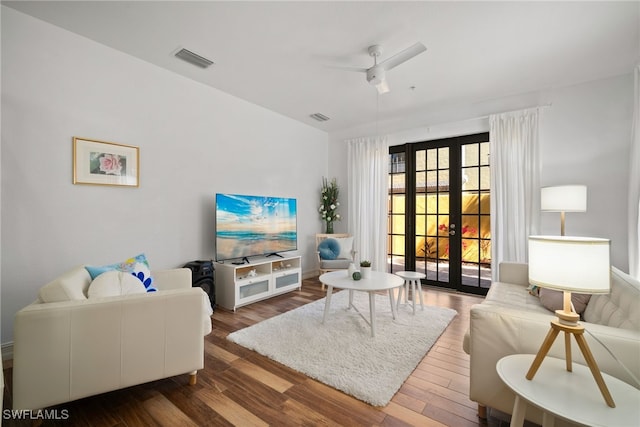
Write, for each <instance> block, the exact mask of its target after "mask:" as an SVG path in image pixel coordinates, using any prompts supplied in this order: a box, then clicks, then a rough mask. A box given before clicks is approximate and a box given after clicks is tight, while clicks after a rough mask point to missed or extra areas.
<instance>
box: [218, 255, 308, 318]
mask: <svg viewBox="0 0 640 427" xmlns="http://www.w3.org/2000/svg"><path fill="white" fill-rule="evenodd" d="M300 259H301V258H300V256H299V255H296V256H284V257H282V259H280V258H278V259H277V260H274V259H269V258H266V257H262V258H257V259H254V258H252V259H251V261H250V262H249V264H243V265H234V264H228V263H227V264H223V263H220V262H218V263H216V268H215V275H216V280H215V282H216V304H218V306H220V307H224V308H226V309H227V310H233V311H236V309H237V308H238V307H241V306H243V305H247V304H251V303H252V302H256V301H260V300H263V299H266V298H271V297H273V296H275V295H279V294H283V293H285V292H290V291H293V290H296V289H300V288H301V286H302V268H301V264H300Z"/></svg>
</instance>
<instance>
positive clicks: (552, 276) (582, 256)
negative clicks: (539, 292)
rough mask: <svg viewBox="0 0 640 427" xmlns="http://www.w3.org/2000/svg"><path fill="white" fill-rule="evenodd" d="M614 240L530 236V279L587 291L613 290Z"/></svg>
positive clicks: (538, 283)
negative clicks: (611, 283)
mask: <svg viewBox="0 0 640 427" xmlns="http://www.w3.org/2000/svg"><path fill="white" fill-rule="evenodd" d="M609 247H610V241H609V240H608V239H600V238H595V237H570V236H530V237H529V282H530V283H531V284H533V285H537V286H540V287H542V288H550V289H556V290H559V291H569V292H580V293H585V294H606V293H609V287H610V281H611V265H610V260H609V252H610V249H609Z"/></svg>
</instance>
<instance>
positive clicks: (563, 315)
mask: <svg viewBox="0 0 640 427" xmlns="http://www.w3.org/2000/svg"><path fill="white" fill-rule="evenodd" d="M556 314H557V315H558V320H553V321H552V322H551V329H550V330H549V333H548V334H547V337H546V338H545V339H544V341H543V342H542V346H540V350H538V354H536V357H535V358H534V359H533V363H531V367H530V368H529V371H528V372H527V375H526V378H527V379H528V380H531V379H533V377H534V375H535V374H536V372H537V371H538V368H539V367H540V365H541V364H542V361H543V360H544V358H545V356H546V355H547V353H549V350H550V349H551V345H552V344H553V342H554V341H555V339H556V337H557V336H558V334H559V333H560V332H561V331H562V332H564V348H565V360H566V363H567V365H566V366H567V371H569V372H572V369H571V335H573V336H574V337H575V339H576V342H577V343H578V347H580V351H581V352H582V355H583V356H584V360H585V361H586V362H587V366H588V367H589V369H590V370H591V374H592V375H593V378H594V379H595V380H596V384H598V388H599V389H600V393H602V397H604V400H605V402H606V403H607V405H608V406H610V407H611V408H615V407H616V404H615V402H614V401H613V398H612V397H611V393H609V389H608V388H607V385H606V384H605V382H604V378H602V374H601V373H600V369H599V368H598V364H597V363H596V360H595V359H594V357H593V354H592V353H591V350H590V349H589V345H588V344H587V340H586V339H585V338H584V326H582V325H581V324H579V323H578V322H577V321H572V320H573V319H575V318H577V317H578V315H577V314H575V313H571V312H567V311H565V310H558V311H556ZM572 323H573V324H572Z"/></svg>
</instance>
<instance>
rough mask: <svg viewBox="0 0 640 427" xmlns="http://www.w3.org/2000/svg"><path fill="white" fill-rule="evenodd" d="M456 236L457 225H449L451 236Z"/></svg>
mask: <svg viewBox="0 0 640 427" xmlns="http://www.w3.org/2000/svg"><path fill="white" fill-rule="evenodd" d="M455 234H456V225H455V224H449V236H454V235H455Z"/></svg>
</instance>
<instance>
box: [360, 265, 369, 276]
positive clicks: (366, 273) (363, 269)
mask: <svg viewBox="0 0 640 427" xmlns="http://www.w3.org/2000/svg"><path fill="white" fill-rule="evenodd" d="M360 274H362V278H363V279H367V278H369V276H370V275H371V267H360Z"/></svg>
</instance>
